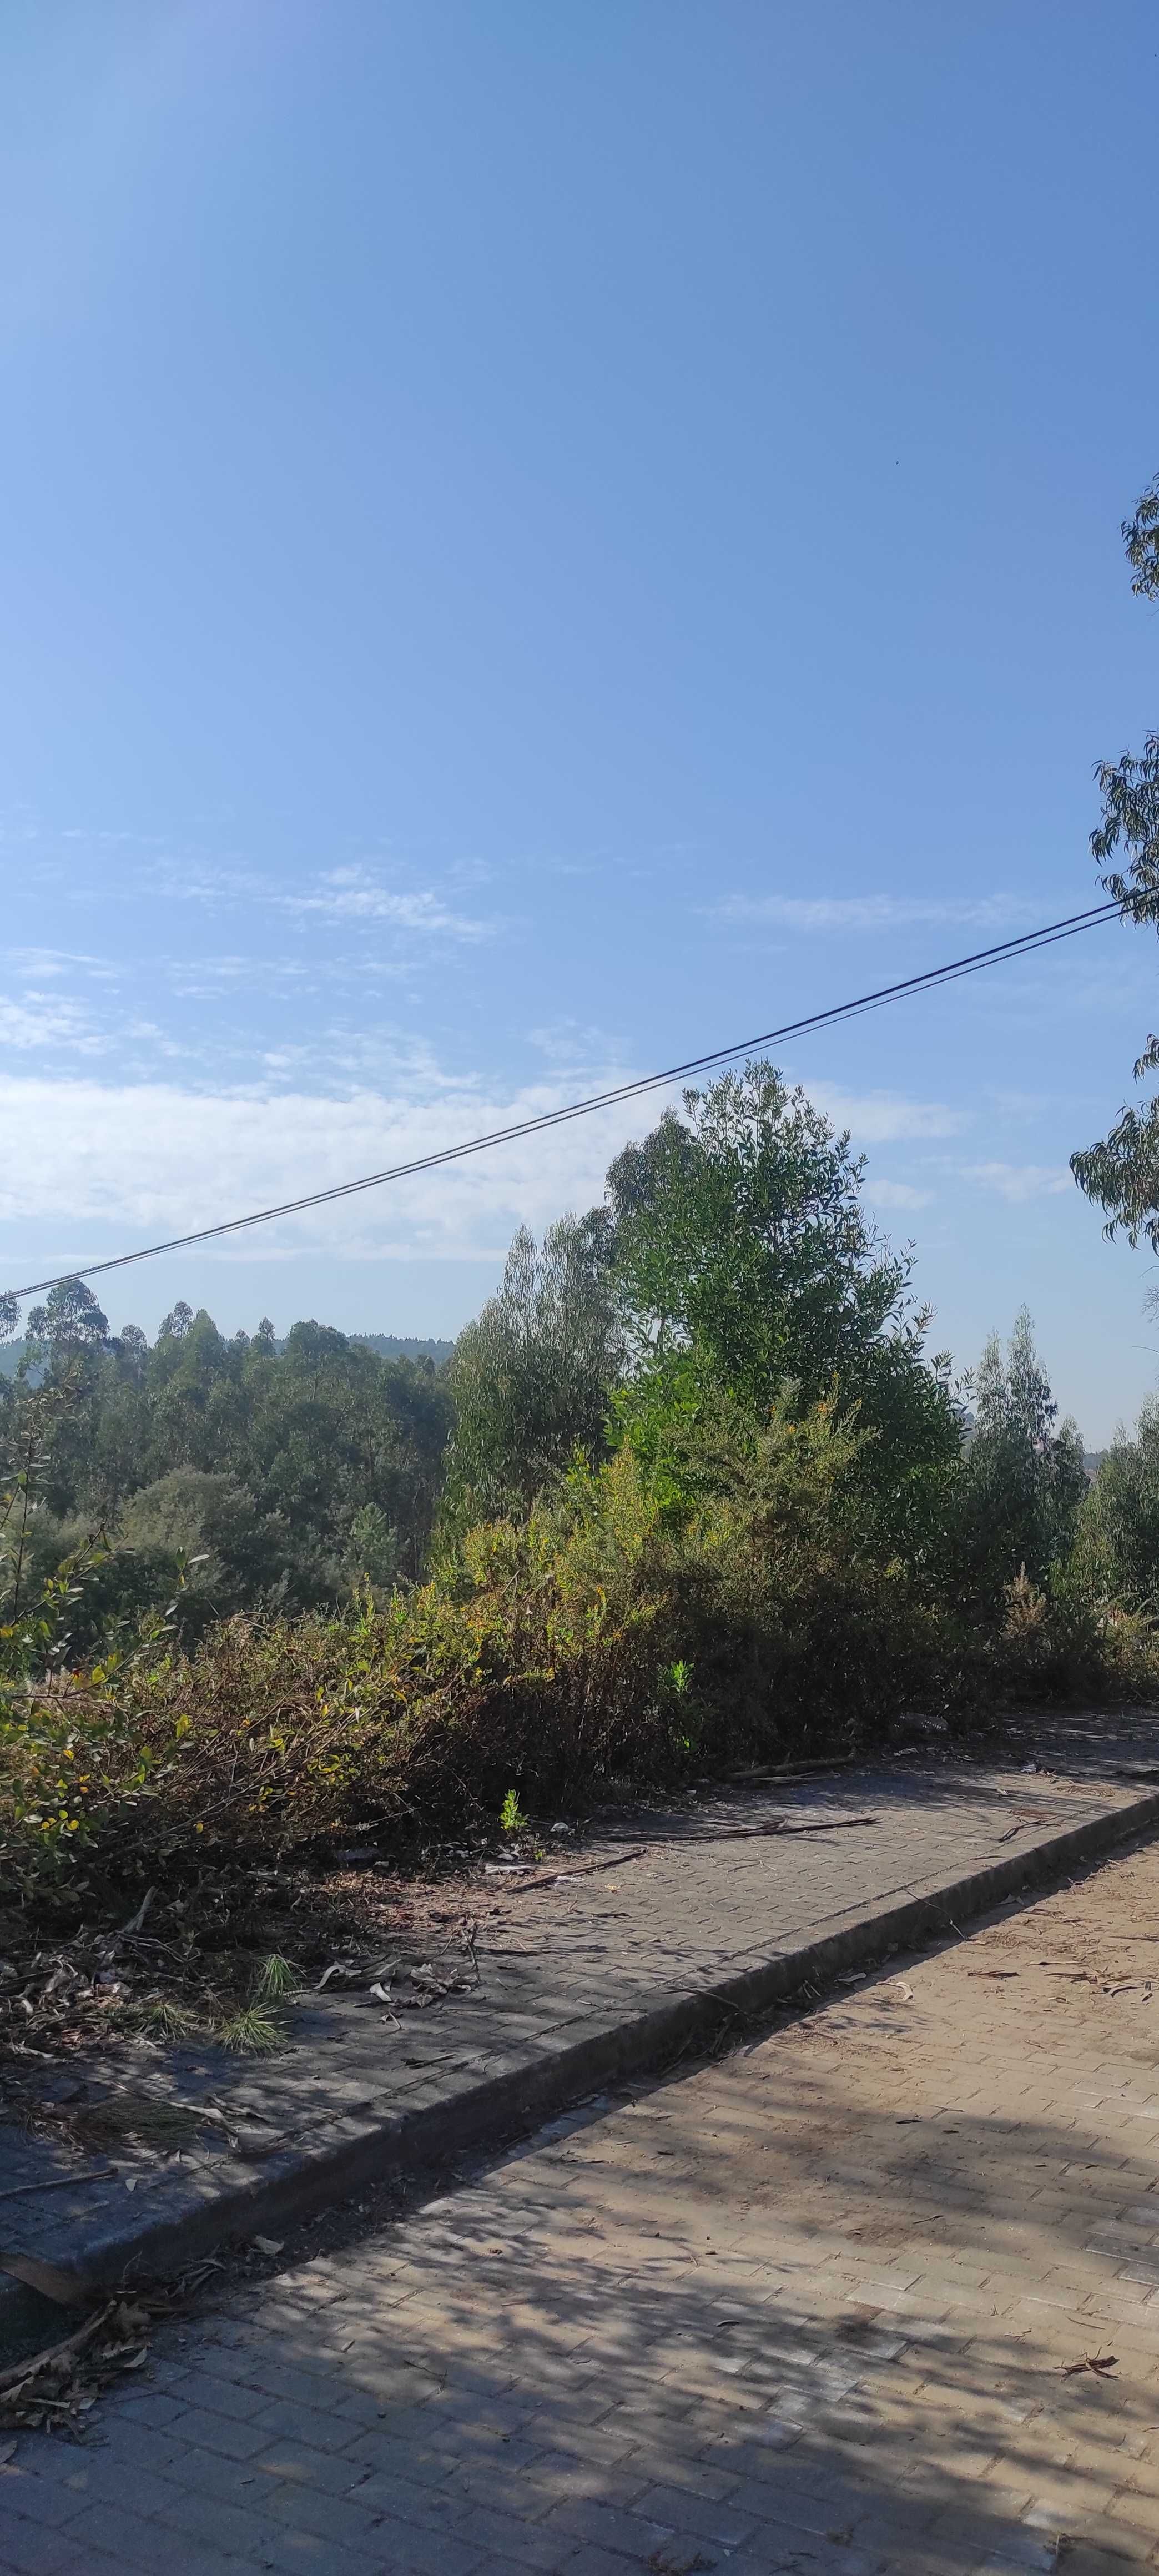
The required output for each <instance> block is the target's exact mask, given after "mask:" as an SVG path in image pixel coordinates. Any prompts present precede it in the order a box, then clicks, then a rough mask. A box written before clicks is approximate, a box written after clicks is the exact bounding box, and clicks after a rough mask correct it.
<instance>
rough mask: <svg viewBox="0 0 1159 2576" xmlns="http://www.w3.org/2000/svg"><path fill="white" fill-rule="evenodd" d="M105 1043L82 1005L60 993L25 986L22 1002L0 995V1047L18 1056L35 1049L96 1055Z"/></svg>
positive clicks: (100, 1052) (100, 1051) (101, 1051)
mask: <svg viewBox="0 0 1159 2576" xmlns="http://www.w3.org/2000/svg"><path fill="white" fill-rule="evenodd" d="M105 1043H106V1042H105V1039H104V1037H103V1035H102V1033H101V1031H100V1030H99V1029H97V1028H95V1027H94V1025H93V1022H92V1020H91V1018H90V1016H89V1013H88V1012H87V1011H86V1010H85V1009H83V1007H82V1005H81V1004H80V1003H79V1002H70V1001H69V1000H68V999H67V998H66V997H65V996H64V995H63V994H61V993H57V992H51V993H39V992H37V991H36V990H35V989H34V988H33V987H29V988H28V990H27V991H26V992H25V994H24V998H23V1000H22V1001H19V1002H14V1001H5V1000H3V999H2V998H0V1048H5V1047H11V1048H12V1049H13V1050H14V1051H15V1052H16V1053H17V1054H19V1055H28V1054H31V1053H33V1052H35V1051H37V1050H47V1051H49V1052H57V1053H59V1052H61V1051H62V1050H63V1051H64V1052H65V1053H67V1054H70V1055H100V1054H102V1053H103V1051H104V1047H105Z"/></svg>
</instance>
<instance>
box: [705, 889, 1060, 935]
mask: <svg viewBox="0 0 1159 2576" xmlns="http://www.w3.org/2000/svg"><path fill="white" fill-rule="evenodd" d="M712 910H713V912H714V915H715V917H716V919H717V920H719V921H735V922H743V923H747V924H749V925H758V924H761V923H763V924H764V925H765V926H766V927H767V928H768V929H770V930H803V931H822V932H824V931H875V930H911V929H924V928H931V929H954V930H994V931H999V932H1001V931H1003V930H1008V931H1010V932H1011V933H1012V934H1013V933H1014V932H1015V931H1017V930H1018V929H1020V928H1025V927H1026V926H1027V925H1028V924H1030V923H1032V922H1034V921H1037V919H1038V917H1039V913H1040V911H1041V905H1039V904H1034V903H1029V902H1028V901H1027V900H1026V898H1025V897H1024V896H1022V895H1012V894H993V895H979V896H971V897H956V896H945V897H943V896H939V895H896V894H862V895H789V894H765V895H748V894H732V895H726V897H725V898H724V900H723V902H721V903H719V904H715V905H714V906H713V907H712Z"/></svg>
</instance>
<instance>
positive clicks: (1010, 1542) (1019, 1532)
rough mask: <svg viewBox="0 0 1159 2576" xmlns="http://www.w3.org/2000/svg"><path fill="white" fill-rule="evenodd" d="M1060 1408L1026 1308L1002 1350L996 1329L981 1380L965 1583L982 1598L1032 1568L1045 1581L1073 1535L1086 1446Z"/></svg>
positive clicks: (969, 1467)
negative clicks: (1060, 1415) (1060, 1416)
mask: <svg viewBox="0 0 1159 2576" xmlns="http://www.w3.org/2000/svg"><path fill="white" fill-rule="evenodd" d="M1057 1415H1058V1406H1057V1404H1056V1403H1055V1401H1054V1397H1053V1395H1052V1393H1051V1388H1050V1380H1049V1378H1048V1376H1047V1374H1046V1371H1045V1369H1044V1368H1043V1365H1042V1362H1041V1360H1040V1359H1039V1356H1038V1353H1037V1351H1036V1349H1035V1346H1034V1327H1033V1324H1032V1322H1031V1319H1030V1316H1029V1314H1028V1312H1027V1310H1026V1308H1025V1306H1023V1307H1022V1308H1021V1310H1020V1312H1019V1314H1018V1315H1017V1316H1016V1318H1015V1323H1014V1330H1013V1332H1012V1334H1011V1336H1010V1340H1009V1342H1008V1344H1007V1346H1006V1350H1005V1352H1004V1351H1003V1348H1002V1344H1001V1341H1000V1340H999V1337H998V1335H997V1333H992V1334H991V1336H990V1339H989V1341H988V1342H987V1344H986V1348H985V1350H984V1352H983V1354H982V1360H981V1364H980V1366H979V1369H978V1375H977V1381H976V1388H975V1427H974V1434H973V1438H972V1439H971V1441H970V1443H969V1446H968V1449H967V1451H966V1455H965V1460H964V1464H963V1471H962V1479H961V1485H960V1489H959V1511H960V1517H959V1547H960V1565H961V1581H962V1583H963V1587H964V1590H965V1593H966V1597H967V1600H968V1601H969V1602H971V1603H972V1604H973V1605H974V1606H981V1607H985V1606H986V1605H987V1604H989V1605H990V1606H994V1605H995V1604H996V1603H997V1602H998V1600H999V1599H1000V1597H1001V1594H1002V1590H1003V1587H1004V1586H1005V1585H1006V1584H1008V1583H1011V1582H1013V1580H1014V1578H1015V1576H1016V1575H1017V1574H1018V1573H1019V1572H1020V1571H1021V1569H1023V1568H1025V1570H1026V1573H1027V1574H1028V1575H1029V1576H1030V1578H1031V1580H1032V1582H1034V1583H1041V1582H1042V1581H1043V1580H1044V1578H1045V1577H1046V1575H1047V1574H1048V1573H1049V1571H1050V1568H1051V1566H1052V1565H1055V1564H1058V1563H1059V1562H1061V1561H1062V1560H1063V1559H1064V1558H1066V1557H1067V1556H1068V1555H1069V1553H1070V1550H1071V1547H1072V1546H1073V1543H1074V1538H1075V1530H1076V1524H1077V1517H1078V1512H1079V1507H1080V1504H1081V1502H1082V1499H1083V1496H1084V1495H1085V1493H1086V1482H1087V1480H1086V1470H1085V1467H1084V1465H1083V1444H1082V1439H1081V1436H1080V1433H1079V1430H1078V1427H1077V1425H1076V1424H1075V1423H1074V1422H1073V1421H1072V1420H1071V1419H1070V1417H1069V1416H1068V1417H1067V1419H1066V1421H1064V1422H1063V1423H1061V1424H1060V1425H1059V1427H1058V1429H1057V1430H1056V1429H1055V1423H1056V1420H1057Z"/></svg>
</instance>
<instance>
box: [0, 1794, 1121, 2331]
mask: <svg viewBox="0 0 1159 2576" xmlns="http://www.w3.org/2000/svg"><path fill="white" fill-rule="evenodd" d="M1157 1829H1159V1792H1154V1791H1153V1792H1151V1793H1150V1794H1149V1795H1142V1796H1138V1797H1134V1798H1132V1799H1130V1800H1129V1802H1127V1803H1126V1804H1124V1805H1123V1806H1120V1807H1117V1808H1115V1809H1113V1810H1112V1811H1110V1812H1108V1813H1107V1814H1104V1815H1101V1816H1095V1817H1093V1818H1090V1819H1089V1820H1088V1821H1087V1822H1086V1823H1084V1824H1080V1825H1075V1826H1071V1827H1070V1828H1068V1829H1066V1830H1064V1831H1062V1832H1053V1833H1052V1832H1048V1833H1045V1834H1043V1835H1041V1836H1040V1837H1039V1839H1038V1840H1037V1841H1035V1842H1028V1843H1027V1844H1025V1845H1024V1847H1023V1848H1022V1850H1021V1851H1019V1852H1016V1853H1011V1854H1010V1855H1009V1856H1008V1857H1007V1858H1005V1859H1003V1860H1000V1861H995V1862H992V1863H991V1864H989V1865H988V1866H987V1867H985V1868H981V1869H973V1870H969V1871H967V1872H966V1873H965V1874H964V1875H963V1876H961V1877H956V1878H952V1879H946V1880H942V1881H940V1882H937V1883H930V1884H928V1885H927V1886H926V1887H925V1888H924V1889H923V1890H922V1891H921V1893H920V1894H918V1895H916V1896H911V1897H907V1898H906V1899H905V1900H904V1901H903V1902H901V1903H897V1904H891V1903H886V1904H881V1905H877V1906H870V1907H867V1909H866V1911H865V1912H864V1913H863V1914H861V1915H859V1916H858V1917H857V1919H856V1920H855V1921H854V1922H851V1923H846V1924H844V1925H843V1926H842V1927H841V1929H840V1930H838V1931H834V1932H831V1933H827V1934H825V1935H823V1936H822V1937H821V1938H820V1939H817V1940H813V1941H806V1942H798V1943H795V1944H793V1945H791V1946H788V1947H786V1948H783V1949H779V1950H775V1951H773V1952H771V1953H770V1955H769V1957H768V1958H767V1959H765V1960H762V1961H760V1962H759V1964H758V1965H757V1966H755V1967H749V1968H746V1969H743V1970H742V1971H740V1972H739V1973H737V1974H733V1975H729V1976H725V1977H723V1978H721V1979H719V1980H715V1981H712V1982H706V1983H705V1984H704V1985H703V1986H701V1987H700V1988H699V1989H688V1988H682V1989H675V1990H674V1989H668V1990H661V1991H659V1992H658V1993H657V1995H656V1996H655V1999H654V2000H653V2001H652V2002H651V2003H650V2004H649V2005H648V2007H647V2008H646V2009H645V2010H643V2011H641V2012H639V2013H637V2014H633V2015H632V2016H631V2017H630V2018H621V2019H620V2020H618V2021H615V2022H609V2023H603V2022H600V2021H598V2020H595V2019H593V2020H590V2021H588V2022H587V2023H586V2024H581V2025H579V2027H578V2028H577V2025H576V2024H575V2023H572V2024H570V2025H569V2027H568V2031H567V2033H566V2035H561V2037H560V2039H559V2040H558V2042H553V2041H551V2040H548V2041H547V2042H544V2043H540V2044H539V2046H538V2047H537V2049H536V2050H535V2052H534V2053H530V2052H529V2054H528V2056H527V2057H526V2058H525V2059H521V2060H520V2061H519V2062H518V2063H515V2064H510V2063H509V2064H508V2065H507V2066H505V2067H504V2068H502V2069H501V2070H500V2071H499V2072H497V2073H492V2074H490V2075H488V2076H486V2077H484V2078H483V2079H482V2080H480V2079H478V2078H473V2077H472V2076H471V2075H470V2073H469V2072H466V2073H465V2074H464V2075H463V2077H462V2080H461V2081H459V2082H457V2083H456V2079H455V2078H454V2077H453V2076H452V2077H451V2078H450V2079H448V2080H445V2081H444V2082H443V2083H442V2084H441V2085H440V2086H438V2087H435V2088H433V2089H434V2090H435V2092H436V2095H437V2098H435V2099H432V2100H430V2101H428V2102H425V2103H418V2104H417V2105H413V2106H412V2107H410V2108H408V2109H407V2110H405V2111H402V2112H399V2113H397V2114H394V2115H391V2116H387V2117H382V2116H378V2117H373V2118H370V2119H367V2120H365V2121H363V2122H362V2123H357V2122H354V2121H344V2122H335V2123H333V2124H331V2125H330V2126H329V2128H328V2129H327V2131H326V2133H325V2134H321V2133H319V2134H317V2135H316V2136H315V2137H314V2138H313V2139H312V2140H311V2141H310V2142H309V2144H308V2145H304V2146H297V2147H291V2148H287V2149H286V2150H285V2151H283V2153H282V2154H281V2155H279V2156H278V2157H277V2158H276V2159H271V2160H270V2161H269V2162H267V2163H266V2164H265V2165H264V2166H263V2169H262V2171H261V2173H260V2174H254V2173H252V2172H250V2171H248V2170H244V2169H239V2168H237V2167H235V2168H234V2169H233V2172H232V2173H231V2174H230V2175H229V2176H225V2175H223V2176H222V2177H221V2182H220V2185H219V2186H217V2187H215V2188H213V2189H212V2190H211V2191H210V2192H208V2193H207V2194H206V2195H205V2196H204V2197H202V2198H201V2199H200V2200H199V2201H198V2203H197V2205H196V2206H195V2207H193V2208H191V2209H189V2210H187V2211H185V2212H182V2213H181V2214H180V2215H179V2216H177V2217H173V2218H168V2219H161V2220H158V2221H156V2222H154V2223H153V2224H152V2225H148V2224H145V2225H142V2224H141V2220H140V2218H137V2219H136V2223H134V2214H133V2213H132V2212H126V2215H125V2219H124V2221H123V2222H121V2221H118V2223H117V2224H116V2226H115V2227H113V2228H108V2227H106V2228H104V2229H103V2230H101V2231H99V2232H95V2233H94V2236H93V2240H92V2242H91V2244H90V2245H89V2246H88V2247H86V2249H85V2252H84V2255H83V2258H82V2260H81V2261H80V2262H79V2263H78V2265H77V2266H76V2278H77V2282H78V2287H81V2288H83V2289H97V2288H103V2287H109V2286H112V2285H114V2284H120V2283H125V2282H129V2283H131V2282H132V2280H133V2279H134V2278H136V2279H139V2280H140V2279H146V2278H157V2277H164V2276H166V2275H171V2274H173V2273H176V2272H179V2271H181V2270H183V2269H184V2268H185V2267H186V2266H187V2265H189V2264H190V2263H192V2262H193V2261H194V2260H195V2259H196V2258H197V2257H198V2256H199V2255H201V2254H203V2253H205V2252H207V2251H208V2250H209V2249H210V2248H211V2247H213V2246H215V2245H218V2244H220V2243H222V2242H223V2241H226V2242H242V2243H244V2242H246V2241H247V2240H249V2239H251V2238H252V2237H253V2236H254V2235H255V2234H257V2233H259V2232H260V2233H262V2234H266V2233H272V2232H274V2231H282V2232H284V2231H285V2229H286V2228H287V2227H289V2226H291V2225H293V2224H294V2223H295V2222H296V2221H298V2220H301V2219H303V2218H306V2217H308V2216H312V2215H313V2214H314V2213H315V2212H316V2211H317V2210H318V2209H319V2208H321V2207H328V2206H332V2205H333V2204H334V2203H335V2202H336V2201H340V2200H343V2199H345V2198H346V2196H347V2195H348V2194H349V2193H352V2192H354V2191H357V2190H358V2189H360V2188H365V2186H366V2185H367V2184H368V2183H369V2182H372V2181H373V2182H381V2181H382V2180H383V2179H384V2177H386V2176H387V2175H389V2174H391V2173H396V2174H403V2173H411V2174H413V2173H414V2172H415V2171H416V2170H418V2169H421V2168H422V2167H423V2166H430V2167H437V2166H438V2165H439V2164H441V2163H444V2162H445V2161H446V2160H447V2159H448V2158H449V2157H453V2156H456V2155H462V2154H463V2153H465V2152H466V2151H467V2150H468V2149H477V2148H480V2147H485V2146H487V2145H489V2144H494V2143H497V2142H498V2141H500V2140H504V2139H510V2138H514V2137H517V2136H519V2135H526V2134H527V2133H529V2132H530V2131H532V2130H534V2129H535V2128H536V2127H538V2126H539V2124H540V2123H541V2122H543V2121H544V2120H546V2119H549V2118H551V2117H552V2116H553V2115H554V2114H556V2113H558V2112H560V2111H563V2110H566V2109H569V2108H571V2107H573V2106H574V2105H575V2104H576V2103H577V2102H580V2101H582V2100H584V2099H585V2098H586V2096H588V2095H589V2094H591V2093H595V2092H600V2091H602V2090H603V2089H604V2088H605V2087H606V2086H607V2085H609V2084H614V2083H615V2082H617V2081H619V2080H622V2079H623V2078H624V2077H625V2076H627V2075H640V2074H646V2073H650V2072H653V2073H654V2072H659V2071H661V2070H662V2069H663V2068H664V2067H665V2066H666V2065H669V2064H671V2063H672V2062H673V2061H674V2060H675V2059H676V2058H678V2057H680V2056H682V2055H684V2054H685V2053H686V2052H688V2051H690V2050H697V2049H703V2048H704V2047H706V2046H707V2045H708V2044H709V2043H710V2042H711V2041H712V2040H714V2039H716V2038H718V2037H719V2036H720V2035H721V2033H722V2032H723V2031H726V2030H727V2029H728V2028H729V2027H730V2025H733V2024H735V2023H736V2022H737V2021H743V2020H746V2019H750V2018H755V2017H757V2016H758V2015H760V2014H762V2013H764V2012H767V2011H768V2010H769V2008H770V2007H771V2006H772V2005H775V2004H777V2003H779V2002H782V2001H783V2000H784V1999H785V1998H786V1997H788V1996H791V1995H793V1994H796V1993H797V1992H798V1991H799V1990H800V1988H801V1987H802V1986H806V1985H813V1984H823V1983H824V1982H825V1981H826V1980H828V1979H830V1978H831V1977H833V1976H835V1975H836V1974H837V1972H838V1971H839V1970H841V1969H843V1968H851V1967H863V1966H865V1965H867V1964H869V1963H871V1962H873V1961H874V1960H876V1959H879V1958H880V1957H881V1956H882V1954H883V1953H884V1952H886V1951H889V1950H891V1949H902V1948H905V1949H912V1948H915V1947H917V1946H918V1945H919V1944H920V1943H921V1942H922V1941H923V1940H926V1939H928V1938H929V1937H930V1936H931V1935H932V1934H935V1933H938V1932H942V1931H945V1930H950V1931H952V1932H957V1931H960V1929H961V1926H962V1923H963V1922H964V1921H965V1920H966V1919H967V1918H969V1917H971V1916H977V1915H979V1914H984V1913H986V1912H987V1911H988V1910H989V1908H990V1907H992V1906H994V1905H996V1904H998V1903H1000V1902H1001V1900H1002V1899H1003V1898H1004V1897H1007V1896H1012V1895H1017V1894H1018V1893H1020V1892H1021V1891H1023V1890H1026V1889H1029V1888H1033V1887H1035V1886H1038V1885H1042V1884H1044V1883H1046V1882H1049V1881H1051V1880H1054V1879H1059V1878H1065V1876H1066V1875H1067V1873H1068V1871H1070V1870H1071V1869H1073V1868H1075V1867H1080V1866H1083V1865H1085V1864H1088V1863H1090V1862H1092V1861H1097V1860H1099V1859H1101V1858H1102V1857H1103V1856H1104V1855H1106V1854H1109V1853H1111V1852H1113V1851H1114V1850H1115V1849H1116V1848H1117V1846H1119V1845H1120V1844H1122V1843H1124V1842H1127V1841H1129V1840H1132V1839H1136V1838H1138V1837H1140V1836H1143V1835H1146V1834H1148V1833H1149V1832H1153V1831H1155V1830H1157ZM45 2304H46V2303H44V2302H42V2301H41V2300H40V2299H39V2297H36V2298H35V2299H34V2300H32V2301H31V2306H33V2307H35V2309H36V2312H37V2318H38V2322H39V2321H40V2319H41V2318H42V2316H43V2311H44V2307H45ZM18 2308H19V2309H22V2310H23V2311H24V2315H25V2316H26V2317H28V2319H29V2322H31V2314H30V2293H29V2292H28V2291H27V2290H26V2289H24V2288H23V2286H22V2285H21V2284H20V2283H18V2282H17V2281H16V2280H14V2279H8V2278H4V2277H3V2276H0V2331H2V2332H3V2336H4V2341H5V2343H6V2344H7V2343H8V2342H9V2340H10V2338H12V2337H13V2336H15V2335H19V2334H20V2331H21V2326H20V2320H19V2318H18V2316H17V2313H16V2311H17V2309H18ZM56 2314H57V2315H58V2316H59V2310H58V2311H56Z"/></svg>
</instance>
